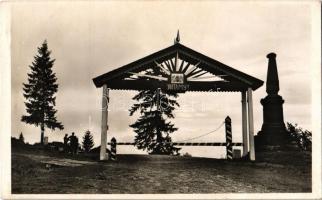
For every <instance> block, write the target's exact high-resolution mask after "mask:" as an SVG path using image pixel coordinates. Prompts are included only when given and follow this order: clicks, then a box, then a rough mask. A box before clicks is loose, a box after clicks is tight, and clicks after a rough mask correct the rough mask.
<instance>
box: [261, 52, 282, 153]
mask: <svg viewBox="0 0 322 200" xmlns="http://www.w3.org/2000/svg"><path fill="white" fill-rule="evenodd" d="M267 58H268V70H267V81H266V92H267V96H266V97H265V98H263V99H261V104H262V105H263V121H264V122H263V126H262V130H261V131H260V132H259V133H258V135H257V136H256V139H255V140H256V145H255V146H256V150H260V149H265V147H267V146H275V147H283V146H284V145H285V139H286V129H285V124H284V116H283V103H284V100H283V98H282V97H281V96H280V95H279V94H278V91H279V80H278V72H277V65H276V54H275V53H270V54H268V55H267Z"/></svg>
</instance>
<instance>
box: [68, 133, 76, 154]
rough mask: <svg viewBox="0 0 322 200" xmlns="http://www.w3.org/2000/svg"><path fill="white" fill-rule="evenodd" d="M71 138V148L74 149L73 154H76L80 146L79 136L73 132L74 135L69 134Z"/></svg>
mask: <svg viewBox="0 0 322 200" xmlns="http://www.w3.org/2000/svg"><path fill="white" fill-rule="evenodd" d="M69 140H70V149H71V151H72V154H73V155H75V154H76V153H77V148H78V138H77V137H76V136H75V133H74V132H72V135H71V136H69Z"/></svg>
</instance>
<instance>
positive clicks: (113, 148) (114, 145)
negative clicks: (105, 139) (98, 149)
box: [111, 137, 116, 161]
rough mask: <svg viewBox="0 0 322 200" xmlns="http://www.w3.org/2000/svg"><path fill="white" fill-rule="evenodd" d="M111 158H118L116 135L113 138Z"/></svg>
mask: <svg viewBox="0 0 322 200" xmlns="http://www.w3.org/2000/svg"><path fill="white" fill-rule="evenodd" d="M111 160H113V161H115V160H116V139H115V138H114V137H113V138H112V139H111Z"/></svg>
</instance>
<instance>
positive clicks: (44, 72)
mask: <svg viewBox="0 0 322 200" xmlns="http://www.w3.org/2000/svg"><path fill="white" fill-rule="evenodd" d="M50 54H51V51H49V50H48V46H47V41H46V40H45V41H44V42H43V44H42V46H41V47H38V54H37V55H36V56H34V61H33V62H32V64H31V65H30V66H29V67H30V69H31V73H28V83H24V84H23V90H24V94H23V95H24V97H25V99H26V101H25V106H26V111H27V113H28V115H23V116H22V118H21V121H22V122H25V123H27V124H33V125H35V126H37V127H38V126H40V130H41V134H40V135H41V136H40V143H41V144H43V142H44V134H45V127H47V128H49V129H53V130H55V129H56V128H58V129H60V130H62V129H64V126H63V125H62V124H61V122H58V121H57V119H56V113H57V110H56V109H55V108H54V106H55V105H56V96H55V93H56V92H57V90H58V84H57V83H56V81H57V78H56V74H55V73H54V72H53V71H52V67H53V65H54V62H55V59H51V58H50Z"/></svg>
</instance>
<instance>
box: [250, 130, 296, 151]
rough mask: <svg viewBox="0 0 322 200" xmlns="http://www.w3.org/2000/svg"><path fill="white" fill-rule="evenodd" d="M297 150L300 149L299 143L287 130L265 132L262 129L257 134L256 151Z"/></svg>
mask: <svg viewBox="0 0 322 200" xmlns="http://www.w3.org/2000/svg"><path fill="white" fill-rule="evenodd" d="M292 150H294V151H296V150H299V148H298V146H297V144H296V143H295V142H294V141H291V140H290V138H289V136H288V135H287V133H286V131H279V132H275V133H271V134H265V133H264V132H262V131H260V132H259V133H258V134H257V136H255V151H256V152H261V151H272V152H274V151H275V152H277V151H292Z"/></svg>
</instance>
